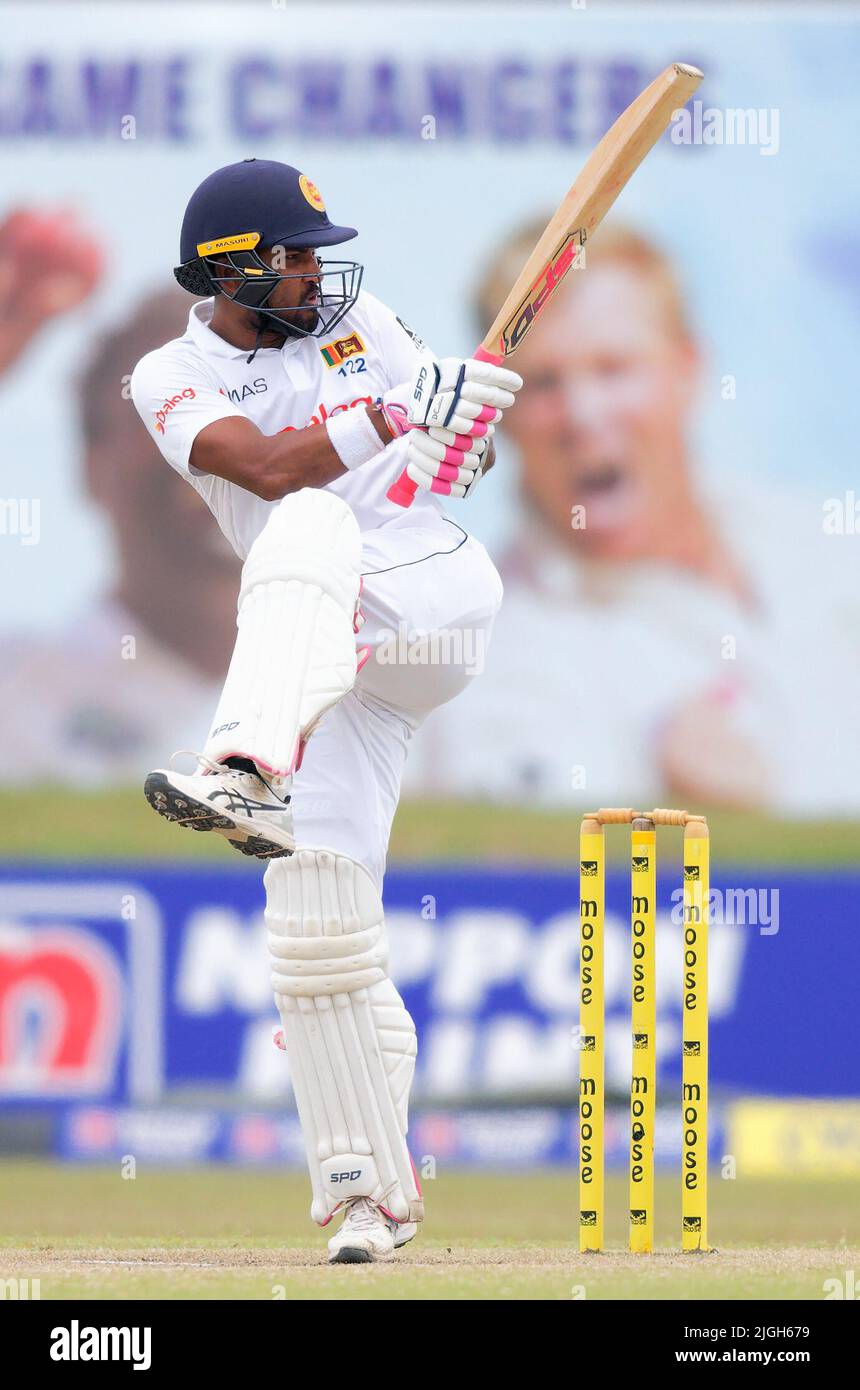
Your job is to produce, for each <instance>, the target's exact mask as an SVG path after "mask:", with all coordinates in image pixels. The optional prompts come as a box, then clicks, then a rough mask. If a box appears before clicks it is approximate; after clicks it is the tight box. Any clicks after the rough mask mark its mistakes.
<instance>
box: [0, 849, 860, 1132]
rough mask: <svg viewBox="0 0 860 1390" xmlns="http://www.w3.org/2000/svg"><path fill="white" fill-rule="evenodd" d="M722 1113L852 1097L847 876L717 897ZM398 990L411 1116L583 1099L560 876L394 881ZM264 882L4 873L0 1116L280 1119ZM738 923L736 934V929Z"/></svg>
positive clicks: (662, 970) (714, 931)
mask: <svg viewBox="0 0 860 1390" xmlns="http://www.w3.org/2000/svg"><path fill="white" fill-rule="evenodd" d="M658 887H659V894H660V902H661V907H662V909H663V910H662V912H661V914H660V915H658V928H657V953H658V990H657V994H658V1034H657V1038H658V1047H657V1052H658V1086H659V1088H660V1090H661V1093H662V1097H664V1098H665V1099H666V1100H667V1101H668V1100H670V1099H673V1098H674V1097H675V1095H676V1094H677V1085H678V1084H679V1079H680V1024H681V1012H680V1000H681V942H680V925H679V924H678V923H677V922H676V921H674V920H673V914H674V907H673V900H672V894H673V892H675V891H676V889H677V882H676V881H673V879H672V878H671V877H670V876H669V875H668V874H667V875H666V876H665V877H662V878H661V879H660V881H659V883H658ZM628 893H629V886H628V883H627V881H626V877H625V875H624V873H623V871H621V870H618V871H611V872H610V874H609V876H608V885H607V902H608V914H607V940H606V999H607V1021H606V1065H607V1082H608V1086H609V1089H610V1091H616V1092H617V1093H618V1094H619V1095H621V1094H622V1093H623V1091H624V1088H625V1086H626V1084H627V1082H628V1079H629V1067H630V1040H629V987H630V986H629V974H630V969H629V928H628V926H627V924H626V922H625V912H626V903H627V896H626V895H627V894H628ZM712 893H713V911H714V922H713V925H712V928H711V933H710V1035H711V1078H712V1088H713V1091H714V1094H715V1096H717V1097H719V1096H720V1095H723V1096H726V1097H737V1096H743V1095H771V1096H793V1095H803V1096H809V1097H820V1098H825V1097H848V1096H857V1095H858V1094H860V1074H858V1069H857V1066H856V1024H855V1017H856V1006H855V1001H854V983H855V981H856V979H857V975H858V967H860V935H858V932H857V925H856V923H857V912H856V905H857V903H858V901H860V877H858V875H856V874H850V873H845V874H827V875H824V874H821V873H817V872H810V873H805V872H804V873H801V872H789V871H786V870H773V871H769V872H767V873H764V872H759V873H757V874H756V873H754V872H753V871H744V873H740V872H738V873H735V874H733V875H731V874H720V875H715V876H714V878H713V883H712ZM385 896H386V911H387V921H388V929H389V934H390V938H391V973H392V975H393V977H394V979H395V980H396V982H397V984H398V986H399V988H400V989H401V991H402V993H403V996H404V998H405V1000H406V1003H407V1005H408V1007H409V1009H410V1011H411V1012H412V1014H413V1016H414V1018H415V1021H416V1024H417V1028H418V1035H419V1062H418V1072H417V1077H416V1086H415V1092H414V1095H415V1098H416V1100H418V1101H420V1102H421V1103H423V1104H425V1105H437V1104H444V1105H448V1106H452V1105H456V1104H461V1105H468V1104H470V1103H471V1102H474V1101H475V1100H480V1101H481V1102H486V1101H492V1100H494V1099H496V1100H499V1101H506V1102H508V1103H509V1102H510V1101H511V1099H512V1098H515V1099H516V1100H518V1101H520V1100H521V1101H528V1100H529V1099H535V1100H537V1099H539V1098H546V1097H551V1098H553V1099H555V1100H562V1101H563V1100H565V1099H567V1098H569V1099H570V1100H571V1101H572V1100H573V1099H574V1098H575V1095H576V1078H577V1050H576V1033H575V1029H576V1024H577V1014H578V1000H577V970H578V913H577V885H576V880H575V877H574V875H573V874H572V873H569V872H559V871H549V870H547V871H542V870H534V869H530V870H498V871H496V870H475V871H471V872H467V871H463V870H459V869H456V870H455V869H448V868H441V867H434V866H425V867H422V868H416V869H393V870H392V871H391V873H390V874H389V876H388V879H387V882H386V895H385ZM263 906H264V898H263V888H262V882H261V880H260V879H259V878H258V877H257V875H256V874H254V873H245V872H233V871H230V870H227V869H224V870H217V869H212V868H206V869H186V868H183V869H179V868H175V869H174V868H163V867H158V868H154V867H145V866H136V867H127V868H113V867H112V868H100V867H98V868H93V867H89V868H74V869H65V868H51V869H44V868H39V869H32V870H31V869H29V868H22V869H18V870H16V869H14V868H9V867H7V868H4V869H3V870H2V872H0V1104H2V1105H3V1106H5V1107H9V1106H15V1105H19V1104H21V1103H26V1104H28V1105H32V1104H33V1103H40V1104H41V1103H49V1104H50V1103H53V1102H56V1101H75V1102H94V1103H100V1104H105V1103H110V1104H131V1105H138V1106H139V1105H157V1104H159V1103H162V1102H164V1101H165V1100H169V1101H170V1102H171V1103H174V1104H175V1103H183V1102H185V1101H187V1102H191V1103H194V1104H197V1103H199V1102H201V1101H207V1102H209V1103H211V1104H213V1105H222V1106H227V1107H229V1106H231V1105H233V1106H235V1105H237V1104H242V1105H246V1106H252V1107H263V1108H266V1107H269V1108H278V1107H280V1108H284V1107H285V1106H287V1107H289V1106H290V1087H289V1067H288V1061H287V1059H285V1057H284V1055H283V1054H282V1053H280V1052H278V1051H277V1050H276V1049H275V1048H273V1046H272V1041H271V1036H272V1029H273V1026H274V1025H275V1024H276V1023H277V1016H276V1013H275V1010H274V1005H273V1002H272V998H271V992H270V986H269V979H268V962H267V958H266V949H265V936H264V923H263ZM739 919H743V920H739Z"/></svg>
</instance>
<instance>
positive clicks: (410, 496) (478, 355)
mask: <svg viewBox="0 0 860 1390" xmlns="http://www.w3.org/2000/svg"><path fill="white" fill-rule="evenodd" d="M474 357H475V360H476V361H478V362H492V363H493V365H494V366H495V367H501V366H502V365H503V364H504V360H505V358H504V354H503V353H501V352H489V351H488V349H487V348H485V347H484V345H483V343H481V345H480V347H477V348H476V349H475V352H474ZM417 491H418V484H417V483H416V482H415V481H414V480H413V479H412V478H410V476H409V474H408V473H407V472H406V469H405V468H404V470H403V472H402V473H401V474H400V477H399V478H398V479H397V480H396V481H395V482H393V483H392V484H391V487H390V488H389V489H388V492H387V493H386V494H385V495H386V497H387V498H388V500H389V502H394V503H396V505H397V506H398V507H411V506H412V503H413V502H414V501H415V494H416V492H417Z"/></svg>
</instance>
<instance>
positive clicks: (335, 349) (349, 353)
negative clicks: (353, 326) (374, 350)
mask: <svg viewBox="0 0 860 1390" xmlns="http://www.w3.org/2000/svg"><path fill="white" fill-rule="evenodd" d="M366 351H367V349H366V348H365V346H364V343H363V342H362V341H361V338H360V337H359V335H358V334H357V333H352V334H351V335H350V336H349V337H348V338H338V339H337V340H336V341H335V342H333V343H326V344H325V345H324V346H323V347H321V348H320V352H321V353H322V359H323V361H324V362H325V364H326V366H327V367H339V366H340V364H341V362H345V361H346V359H347V357H355V354H356V353H357V352H366Z"/></svg>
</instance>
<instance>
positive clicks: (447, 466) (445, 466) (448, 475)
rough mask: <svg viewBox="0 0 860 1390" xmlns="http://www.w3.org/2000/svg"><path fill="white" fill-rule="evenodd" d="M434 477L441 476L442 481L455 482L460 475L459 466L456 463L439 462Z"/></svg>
mask: <svg viewBox="0 0 860 1390" xmlns="http://www.w3.org/2000/svg"><path fill="white" fill-rule="evenodd" d="M436 477H437V478H441V479H442V480H443V482H448V483H456V482H457V481H458V479H459V477H460V466H459V465H458V464H456V463H440V464H439V467H438V468H437V470H436Z"/></svg>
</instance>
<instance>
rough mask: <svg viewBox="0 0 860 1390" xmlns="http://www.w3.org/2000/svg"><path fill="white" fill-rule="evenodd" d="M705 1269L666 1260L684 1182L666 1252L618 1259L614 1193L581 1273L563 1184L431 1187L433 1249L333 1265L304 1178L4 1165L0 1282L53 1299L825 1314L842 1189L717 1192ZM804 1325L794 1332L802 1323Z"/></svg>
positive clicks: (664, 1201) (852, 1201) (859, 1249)
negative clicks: (726, 1303)
mask: <svg viewBox="0 0 860 1390" xmlns="http://www.w3.org/2000/svg"><path fill="white" fill-rule="evenodd" d="M711 1187H712V1201H711V1224H712V1230H711V1237H712V1240H713V1242H714V1243H715V1244H716V1245H717V1246H718V1247H719V1249H718V1251H717V1252H716V1253H712V1254H708V1255H681V1254H680V1253H676V1252H674V1251H672V1250H671V1249H670V1248H669V1241H670V1233H671V1232H672V1230H673V1228H674V1227H675V1226H676V1225H677V1222H678V1208H679V1203H680V1192H679V1186H678V1181H677V1179H676V1178H674V1177H669V1176H665V1175H663V1176H661V1177H660V1178H659V1180H658V1206H657V1225H658V1232H659V1233H660V1236H661V1241H662V1242H663V1243H664V1245H665V1248H663V1249H661V1251H660V1252H659V1253H657V1254H655V1255H651V1256H631V1255H628V1254H626V1253H624V1252H623V1242H624V1240H625V1232H624V1228H623V1212H624V1207H625V1191H626V1188H625V1183H624V1181H623V1179H622V1178H621V1177H620V1176H617V1177H613V1178H611V1179H610V1181H609V1182H608V1184H607V1201H608V1213H609V1221H608V1232H607V1243H608V1244H610V1245H611V1246H612V1247H613V1249H612V1250H610V1251H609V1252H607V1253H605V1254H601V1255H587V1256H581V1255H579V1254H578V1253H577V1251H576V1249H575V1246H574V1244H573V1241H572V1237H573V1235H574V1229H573V1227H574V1210H573V1208H574V1203H575V1191H576V1189H575V1181H574V1177H573V1175H572V1174H571V1173H569V1172H562V1171H554V1172H538V1173H536V1174H520V1175H516V1176H510V1175H504V1176H500V1175H497V1174H493V1175H486V1174H484V1175H482V1174H475V1173H457V1172H452V1173H448V1174H445V1175H443V1176H441V1177H439V1178H438V1179H437V1180H436V1181H434V1182H433V1183H430V1184H428V1189H427V1191H426V1193H425V1196H426V1199H427V1209H428V1220H427V1224H426V1228H425V1231H426V1233H425V1234H422V1235H421V1236H419V1238H418V1239H417V1240H416V1241H414V1242H413V1243H412V1244H411V1245H408V1246H406V1247H405V1248H404V1249H403V1250H402V1251H401V1252H400V1253H399V1254H398V1256H397V1259H396V1261H395V1262H394V1263H393V1264H390V1265H377V1266H373V1267H369V1266H336V1267H330V1266H328V1265H327V1264H325V1262H324V1261H325V1256H324V1250H325V1237H324V1235H323V1233H322V1232H320V1231H319V1230H318V1229H317V1228H316V1227H315V1226H313V1225H312V1223H311V1221H310V1218H309V1217H308V1214H307V1208H308V1184H307V1180H306V1179H305V1177H304V1176H303V1175H299V1174H295V1173H287V1174H277V1173H272V1172H265V1173H260V1172H241V1171H237V1170H235V1169H226V1168H217V1167H210V1168H203V1169H196V1170H194V1171H180V1172H169V1171H156V1172H141V1173H140V1174H139V1176H138V1177H137V1178H136V1179H134V1180H133V1181H128V1180H123V1179H122V1178H121V1177H120V1174H119V1171H118V1169H107V1168H81V1167H62V1168H60V1167H58V1166H57V1165H55V1164H50V1163H41V1162H39V1163H8V1162H7V1163H3V1164H0V1230H2V1233H3V1235H2V1239H0V1276H2V1277H3V1278H7V1279H8V1278H10V1277H17V1278H27V1279H39V1280H40V1281H41V1297H42V1298H43V1299H58V1298H93V1299H125V1298H133V1299H134V1298H155V1299H163V1298H168V1299H206V1298H213V1299H234V1298H242V1299H271V1298H273V1297H278V1296H280V1297H286V1298H287V1299H307V1298H313V1299H317V1298H319V1299H325V1300H331V1299H349V1300H353V1299H385V1300H388V1299H422V1300H423V1299H449V1298H451V1299H469V1300H474V1299H491V1300H493V1299H553V1300H555V1299H580V1298H583V1297H585V1298H587V1299H602V1298H615V1299H707V1298H718V1299H759V1298H781V1299H786V1298H788V1299H821V1298H822V1297H823V1296H824V1287H823V1286H824V1281H825V1280H828V1279H836V1280H844V1279H845V1275H846V1271H847V1270H851V1269H857V1268H860V1246H858V1244H857V1242H856V1241H855V1243H854V1245H853V1246H851V1245H849V1244H848V1233H849V1232H852V1233H853V1232H856V1229H857V1208H856V1187H855V1186H854V1185H853V1184H852V1183H850V1182H848V1181H836V1180H834V1181H832V1182H826V1181H821V1182H818V1183H813V1182H808V1181H804V1182H800V1181H784V1182H767V1183H765V1182H746V1183H742V1182H721V1181H719V1179H718V1178H717V1176H716V1175H715V1176H714V1178H713V1181H712V1184H711ZM794 1320H795V1321H796V1319H794Z"/></svg>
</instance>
